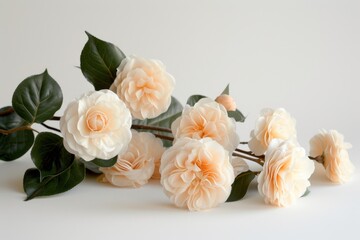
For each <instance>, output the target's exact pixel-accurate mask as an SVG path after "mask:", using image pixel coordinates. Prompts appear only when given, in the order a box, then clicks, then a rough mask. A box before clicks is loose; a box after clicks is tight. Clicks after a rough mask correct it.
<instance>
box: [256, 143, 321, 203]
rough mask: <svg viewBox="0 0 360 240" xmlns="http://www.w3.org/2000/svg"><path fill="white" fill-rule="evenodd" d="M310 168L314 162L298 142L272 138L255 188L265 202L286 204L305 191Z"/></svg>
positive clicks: (310, 172)
mask: <svg viewBox="0 0 360 240" xmlns="http://www.w3.org/2000/svg"><path fill="white" fill-rule="evenodd" d="M313 172H314V162H313V161H310V159H309V158H308V157H307V156H306V154H305V150H304V149H303V148H302V147H300V146H299V145H298V143H295V142H294V141H291V140H285V141H284V140H279V139H274V140H272V141H271V143H270V145H269V148H268V151H267V152H266V155H265V163H264V167H263V170H262V171H261V173H260V174H259V177H258V183H259V185H258V190H259V192H260V195H262V196H263V197H264V199H265V202H266V203H270V204H273V205H277V206H280V207H286V206H289V205H291V204H293V203H294V202H295V201H296V199H298V198H300V197H301V196H302V195H303V194H304V193H305V192H306V189H307V187H309V186H310V182H309V180H308V179H309V178H310V176H311V174H312V173H313Z"/></svg>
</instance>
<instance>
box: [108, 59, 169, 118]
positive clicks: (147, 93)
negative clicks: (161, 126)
mask: <svg viewBox="0 0 360 240" xmlns="http://www.w3.org/2000/svg"><path fill="white" fill-rule="evenodd" d="M174 85H175V79H174V78H173V76H171V75H170V74H169V73H167V72H166V70H165V66H164V64H163V63H162V62H160V61H158V60H153V59H145V58H140V57H135V56H130V57H127V58H125V59H124V60H122V61H121V64H120V66H119V67H118V72H117V76H116V79H115V81H114V83H113V85H112V86H111V87H110V89H111V90H113V91H114V92H115V93H117V95H118V96H119V97H120V98H121V99H122V100H123V101H124V102H125V104H126V106H127V107H128V108H129V109H130V112H131V114H132V115H133V117H134V118H137V119H145V118H155V117H157V116H159V115H160V114H161V113H163V112H165V111H166V110H167V109H168V108H169V105H170V102H171V94H172V92H173V90H174Z"/></svg>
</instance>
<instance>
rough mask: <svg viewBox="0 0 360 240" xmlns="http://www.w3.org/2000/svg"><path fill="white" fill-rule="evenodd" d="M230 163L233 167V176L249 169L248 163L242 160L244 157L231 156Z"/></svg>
mask: <svg viewBox="0 0 360 240" xmlns="http://www.w3.org/2000/svg"><path fill="white" fill-rule="evenodd" d="M231 165H232V166H233V168H234V175H235V177H236V176H237V175H239V174H240V173H243V172H246V171H249V170H250V169H249V165H248V164H247V163H246V162H245V161H244V159H242V158H240V157H232V158H231Z"/></svg>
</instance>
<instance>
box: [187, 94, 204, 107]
mask: <svg viewBox="0 0 360 240" xmlns="http://www.w3.org/2000/svg"><path fill="white" fill-rule="evenodd" d="M202 98H206V96H203V95H192V96H190V97H189V98H188V100H187V101H186V104H188V105H190V106H194V105H195V103H197V102H198V101H199V100H200V99H202Z"/></svg>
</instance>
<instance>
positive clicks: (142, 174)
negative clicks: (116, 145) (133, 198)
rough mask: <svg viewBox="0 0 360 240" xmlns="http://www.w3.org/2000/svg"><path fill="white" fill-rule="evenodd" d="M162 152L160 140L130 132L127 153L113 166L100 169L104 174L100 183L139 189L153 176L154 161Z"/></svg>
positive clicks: (145, 134) (145, 133) (150, 135)
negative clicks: (130, 136) (130, 137)
mask: <svg viewBox="0 0 360 240" xmlns="http://www.w3.org/2000/svg"><path fill="white" fill-rule="evenodd" d="M164 150H165V149H164V147H163V145H162V142H161V140H160V139H158V138H156V137H155V136H154V135H153V134H151V133H147V132H137V131H135V130H132V139H131V141H130V143H129V147H128V149H127V151H126V152H125V153H123V154H121V155H119V156H118V158H117V162H116V163H115V165H114V166H112V167H109V168H100V171H102V172H103V173H104V176H103V178H102V181H103V182H106V181H108V182H110V183H111V184H113V185H115V186H119V187H140V186H141V185H144V184H146V183H147V182H148V180H149V179H150V178H151V176H152V175H153V173H154V168H155V161H156V160H159V159H160V158H161V155H162V153H163V152H164Z"/></svg>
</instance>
